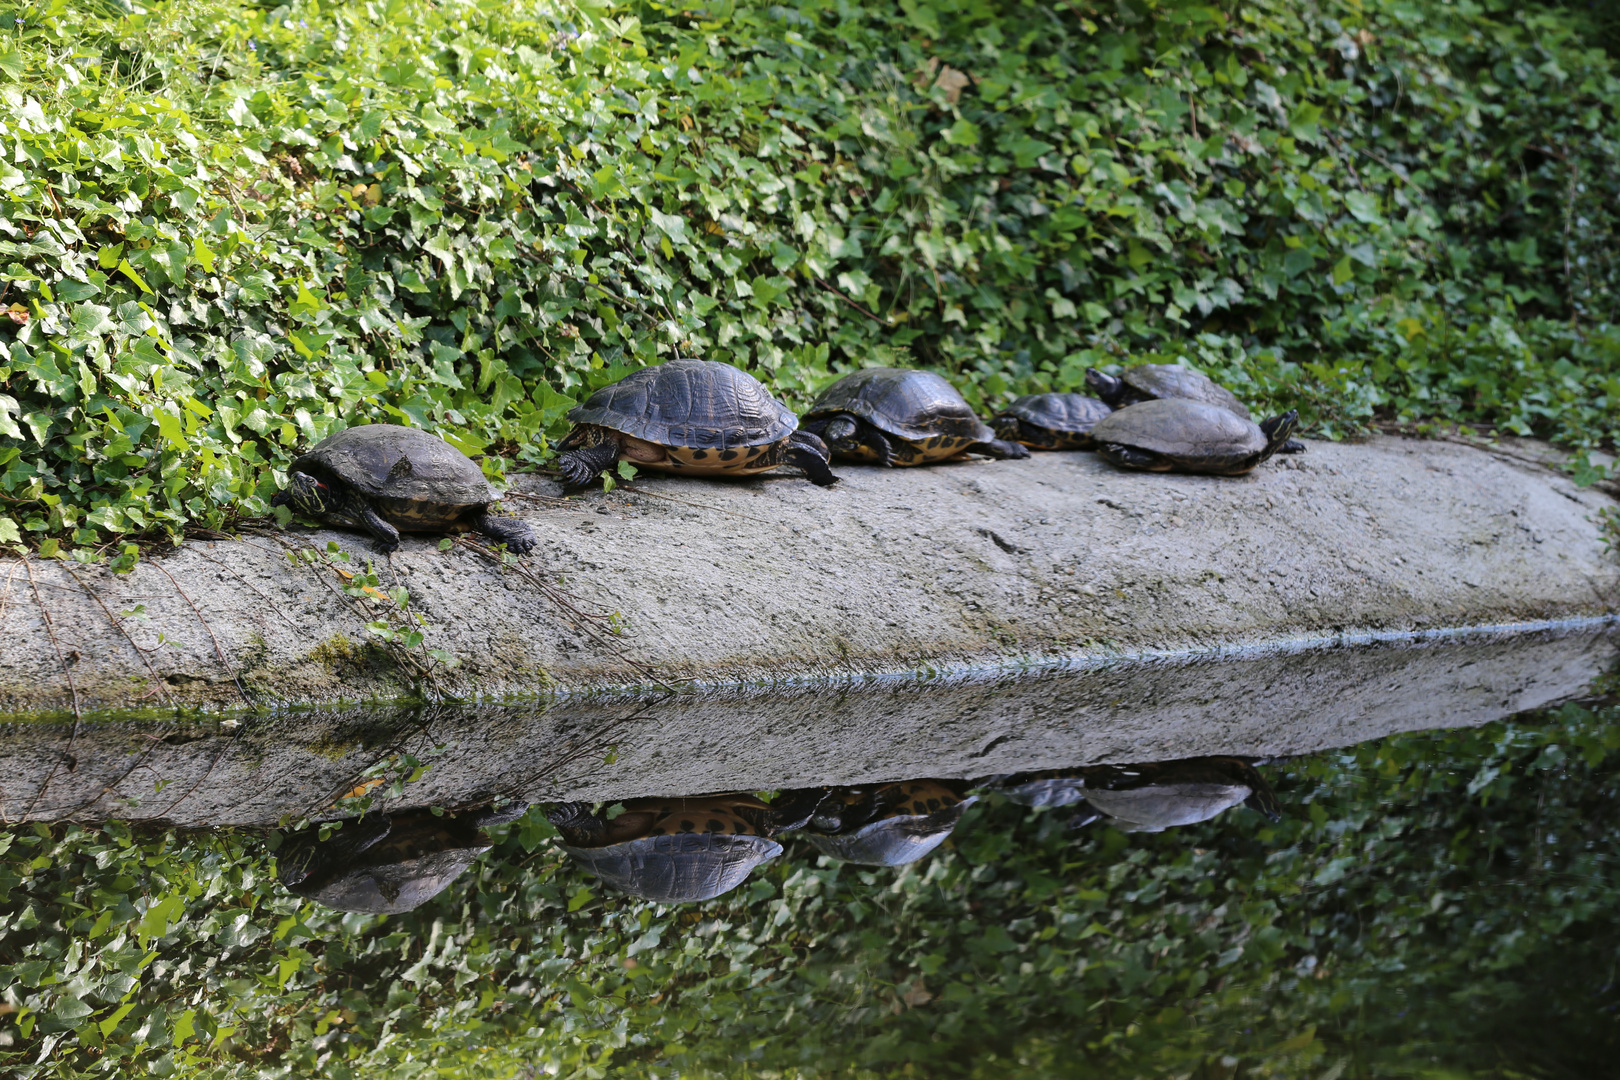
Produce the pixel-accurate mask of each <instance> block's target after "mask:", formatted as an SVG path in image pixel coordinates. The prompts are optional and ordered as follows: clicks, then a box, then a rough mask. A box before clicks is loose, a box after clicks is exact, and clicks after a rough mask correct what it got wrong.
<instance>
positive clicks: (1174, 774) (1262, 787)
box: [1073, 757, 1282, 832]
mask: <svg viewBox="0 0 1620 1080" xmlns="http://www.w3.org/2000/svg"><path fill="white" fill-rule="evenodd" d="M1079 771H1080V775H1081V776H1082V778H1083V779H1084V790H1085V801H1084V802H1083V803H1080V804H1079V806H1080V807H1081V813H1080V814H1079V815H1078V816H1077V817H1076V819H1075V821H1074V822H1073V824H1077V825H1085V824H1090V823H1091V822H1093V821H1102V822H1103V823H1104V824H1107V825H1112V826H1113V827H1114V828H1116V829H1118V830H1120V831H1121V832H1162V831H1164V830H1165V829H1168V828H1171V827H1173V826H1177V825H1193V824H1196V823H1197V822H1200V821H1208V820H1209V819H1210V818H1212V817H1214V816H1215V815H1216V814H1219V813H1220V812H1221V811H1223V810H1229V809H1231V808H1232V807H1234V806H1237V805H1238V804H1240V803H1241V804H1243V805H1245V806H1247V807H1249V808H1250V809H1251V810H1254V811H1256V812H1258V813H1260V814H1263V815H1264V816H1265V817H1266V818H1268V819H1270V820H1271V821H1280V820H1281V819H1282V806H1281V804H1280V803H1278V801H1277V795H1276V793H1275V792H1273V791H1272V790H1271V785H1270V784H1268V783H1266V779H1265V777H1263V776H1261V775H1260V773H1259V772H1258V771H1257V770H1256V769H1255V767H1254V766H1253V765H1251V764H1249V762H1247V761H1244V760H1242V759H1241V758H1227V757H1208V758H1187V759H1184V760H1181V761H1161V762H1154V763H1151V764H1144V765H1095V766H1091V767H1089V768H1086V769H1082V770H1079Z"/></svg>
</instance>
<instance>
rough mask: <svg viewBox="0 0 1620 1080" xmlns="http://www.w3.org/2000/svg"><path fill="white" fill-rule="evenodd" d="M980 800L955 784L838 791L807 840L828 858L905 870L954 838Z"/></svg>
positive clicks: (811, 824)
mask: <svg viewBox="0 0 1620 1080" xmlns="http://www.w3.org/2000/svg"><path fill="white" fill-rule="evenodd" d="M977 801H978V797H977V796H973V795H967V796H964V795H963V793H962V790H961V785H960V784H959V783H958V782H954V781H950V780H906V781H902V782H900V783H892V784H879V785H875V786H870V787H865V786H863V787H846V788H835V789H833V791H832V792H831V793H830V794H829V795H828V796H827V798H826V799H825V800H824V801H823V802H822V803H821V805H820V806H818V807H817V808H816V810H815V812H814V813H813V814H812V815H811V816H810V820H809V821H808V822H807V823H806V825H805V827H804V831H803V832H802V833H801V835H802V836H803V837H804V838H805V839H806V840H808V841H809V842H810V844H811V845H812V846H813V847H815V848H816V849H817V850H818V851H820V852H821V853H822V854H824V855H831V856H832V857H833V858H835V859H842V860H843V861H844V862H851V863H861V864H864V865H867V866H903V865H905V864H906V863H909V862H915V861H916V860H918V859H920V858H922V857H923V856H924V855H927V854H928V853H929V852H930V851H933V850H934V849H935V848H937V847H938V846H939V845H940V844H942V843H944V842H945V838H946V837H947V836H949V835H950V833H951V830H952V829H954V828H955V827H956V823H957V822H958V821H960V820H961V819H962V815H963V814H964V813H966V812H967V808H968V807H969V806H972V805H973V804H974V803H975V802H977Z"/></svg>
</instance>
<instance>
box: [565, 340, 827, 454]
mask: <svg viewBox="0 0 1620 1080" xmlns="http://www.w3.org/2000/svg"><path fill="white" fill-rule="evenodd" d="M568 419H569V420H570V421H571V422H572V423H575V424H595V425H597V426H598V427H605V428H611V429H613V430H614V431H622V432H624V433H625V434H626V435H630V436H633V437H635V438H637V439H645V440H646V441H647V442H650V443H657V444H658V445H660V446H682V447H690V448H692V449H694V450H734V449H736V448H738V447H745V446H761V445H763V444H765V443H774V442H778V441H780V440H782V439H785V438H787V437H788V436H789V435H791V434H792V433H793V429H794V428H796V427H798V425H799V418H798V417H797V416H795V415H794V414H793V412H792V410H790V409H789V408H788V407H787V406H786V405H783V404H782V403H781V402H780V401H777V400H776V399H775V398H773V397H772V396H771V393H770V391H769V390H766V389H765V387H764V386H763V385H762V384H761V383H760V381H759V380H758V379H756V378H754V377H753V376H752V375H750V374H748V372H746V371H742V370H740V369H738V368H734V367H732V366H731V365H730V364H722V363H720V362H718V361H715V360H671V361H669V362H668V363H664V364H658V365H657V366H655V367H646V368H642V369H641V370H640V371H637V372H633V373H631V374H630V375H629V376H627V377H626V378H624V379H621V380H620V381H618V382H616V383H614V384H613V385H612V386H604V387H602V388H601V389H600V390H598V391H596V393H594V394H592V395H591V396H590V397H588V398H586V399H585V403H584V404H582V405H579V406H577V407H575V408H574V409H573V410H572V411H571V412H570V413H569V414H568Z"/></svg>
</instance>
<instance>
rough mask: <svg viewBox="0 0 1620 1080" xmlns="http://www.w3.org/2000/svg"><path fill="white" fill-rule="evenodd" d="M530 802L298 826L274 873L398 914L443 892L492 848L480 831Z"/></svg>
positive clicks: (314, 892) (297, 888)
mask: <svg viewBox="0 0 1620 1080" xmlns="http://www.w3.org/2000/svg"><path fill="white" fill-rule="evenodd" d="M527 809H528V804H527V803H518V804H516V805H515V806H508V807H506V808H503V809H501V810H486V811H483V812H481V813H477V814H470V815H465V814H464V815H452V814H446V815H444V816H442V817H441V816H437V815H435V814H433V813H432V812H431V811H427V810H422V811H412V812H407V813H401V814H367V815H366V816H365V817H363V818H359V819H357V820H354V821H349V822H345V823H344V826H343V828H342V829H340V830H338V831H337V832H336V833H334V834H333V835H332V836H331V837H329V838H328V839H326V840H321V839H319V837H318V834H317V833H313V832H311V833H301V834H299V835H297V836H294V837H292V838H291V839H290V840H289V841H288V842H287V843H285V844H283V845H282V847H281V849H280V850H279V851H278V852H277V853H276V878H277V880H279V881H280V882H281V884H282V885H284V886H286V887H287V888H288V889H289V890H290V891H292V892H293V893H296V894H297V895H299V896H303V897H306V898H308V899H310V900H314V901H315V902H316V903H318V904H324V905H325V906H327V907H329V908H334V909H336V910H338V911H364V912H372V913H381V914H390V915H392V914H398V913H399V912H402V911H410V910H411V909H413V908H416V907H419V906H421V905H422V904H425V903H426V902H427V901H429V900H431V899H432V898H433V897H435V896H437V895H439V893H441V892H443V891H444V890H445V888H446V887H448V886H449V884H450V883H451V882H452V881H454V880H455V879H456V878H457V877H459V876H460V875H461V874H462V872H463V871H465V870H466V869H467V867H469V866H471V865H472V864H473V860H474V859H476V858H477V857H478V856H479V855H480V854H481V853H483V852H485V851H488V850H489V839H488V837H486V836H484V834H483V833H482V832H481V831H480V830H482V829H483V828H485V827H487V826H490V825H503V824H505V823H506V822H509V821H515V820H517V819H518V818H520V817H522V816H523V813H524V811H525V810H527Z"/></svg>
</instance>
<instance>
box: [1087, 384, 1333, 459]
mask: <svg viewBox="0 0 1620 1080" xmlns="http://www.w3.org/2000/svg"><path fill="white" fill-rule="evenodd" d="M1086 385H1087V386H1089V387H1091V391H1092V393H1094V394H1096V395H1097V396H1098V397H1099V398H1101V399H1102V400H1103V401H1104V402H1105V403H1106V404H1108V405H1109V406H1111V407H1113V408H1115V409H1123V408H1124V407H1125V406H1127V405H1134V404H1136V403H1137V402H1139V401H1154V400H1157V399H1160V398H1181V399H1183V400H1186V401H1201V402H1203V403H1204V404H1205V405H1214V406H1215V407H1217V408H1221V409H1225V410H1226V411H1227V412H1229V413H1234V414H1236V415H1237V416H1240V417H1242V418H1243V419H1245V420H1253V419H1254V417H1252V416H1250V415H1249V407H1248V406H1247V405H1245V404H1243V402H1241V401H1239V400H1238V399H1237V395H1236V394H1234V393H1232V391H1230V390H1228V389H1227V388H1226V387H1224V386H1222V385H1220V384H1219V383H1217V382H1214V381H1213V380H1211V379H1210V378H1209V377H1208V376H1207V375H1203V374H1201V373H1200V372H1197V371H1194V370H1192V369H1191V368H1184V367H1182V366H1181V365H1180V364H1137V365H1136V366H1135V367H1128V368H1126V369H1125V370H1124V371H1122V372H1120V373H1119V375H1118V376H1114V375H1110V374H1108V373H1107V372H1106V371H1099V370H1098V369H1097V368H1087V369H1086ZM1304 451H1305V444H1304V443H1302V442H1300V441H1299V440H1298V439H1288V440H1287V441H1285V442H1284V443H1283V444H1282V446H1281V447H1279V448H1278V450H1277V452H1278V453H1279V454H1300V453H1303V452H1304Z"/></svg>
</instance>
